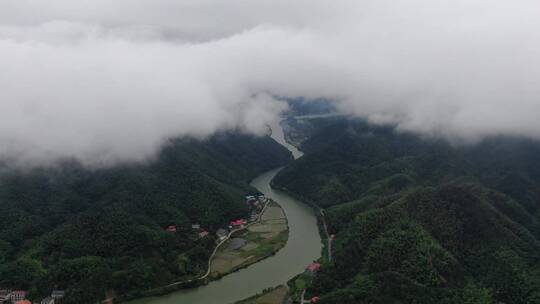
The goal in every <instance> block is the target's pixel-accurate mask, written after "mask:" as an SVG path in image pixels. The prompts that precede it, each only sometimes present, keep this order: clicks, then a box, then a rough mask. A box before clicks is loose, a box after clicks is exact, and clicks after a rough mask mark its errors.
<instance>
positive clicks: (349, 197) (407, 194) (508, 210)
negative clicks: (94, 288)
mask: <svg viewBox="0 0 540 304" xmlns="http://www.w3.org/2000/svg"><path fill="white" fill-rule="evenodd" d="M311 124H312V125H311V126H310V132H313V129H314V126H315V127H317V126H319V127H318V128H315V129H317V131H316V132H314V133H313V135H312V136H311V137H310V138H309V139H308V140H307V141H305V142H303V143H302V146H301V148H302V150H303V151H304V152H305V153H306V155H305V156H304V157H302V158H301V159H299V160H298V161H296V162H294V163H293V164H292V165H290V166H289V167H287V168H286V169H284V170H283V171H282V172H280V174H279V175H278V176H277V177H276V179H275V180H274V185H275V186H277V187H281V188H285V189H287V190H288V191H290V192H292V193H294V194H296V195H297V196H300V197H302V198H303V199H305V200H307V201H310V202H313V203H316V204H318V205H319V206H321V207H323V208H325V209H326V210H325V214H326V219H327V222H328V225H329V230H330V233H331V234H332V233H335V234H336V240H335V241H334V242H333V260H332V262H331V263H328V264H327V265H324V267H323V268H322V271H321V272H320V273H319V274H318V276H316V278H315V281H314V282H313V285H312V286H311V287H310V289H308V294H309V295H317V296H320V297H321V300H320V302H319V303H323V304H326V303H540V242H539V240H540V222H539V220H540V212H539V209H540V144H539V143H537V142H534V141H530V140H526V139H519V138H504V137H495V138H489V139H485V140H483V141H481V142H479V143H476V144H469V145H452V144H450V143H448V142H446V141H444V140H435V139H423V138H420V137H419V136H417V135H415V134H409V133H399V132H396V131H395V130H394V128H393V127H376V126H372V125H369V124H367V123H365V122H363V121H361V120H347V119H339V120H335V119H334V121H333V122H332V123H330V124H329V123H328V121H324V122H323V121H322V120H318V121H317V120H314V121H312V122H311ZM296 132H301V130H296Z"/></svg>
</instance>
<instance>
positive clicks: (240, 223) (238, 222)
mask: <svg viewBox="0 0 540 304" xmlns="http://www.w3.org/2000/svg"><path fill="white" fill-rule="evenodd" d="M245 224H247V221H246V220H244V219H240V220H235V221H232V222H231V226H232V228H242V226H244V225H245Z"/></svg>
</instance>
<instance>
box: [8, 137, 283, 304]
mask: <svg viewBox="0 0 540 304" xmlns="http://www.w3.org/2000/svg"><path fill="white" fill-rule="evenodd" d="M291 158H292V157H291V155H290V152H289V151H288V150H286V149H285V148H283V147H282V146H281V145H279V144H277V143H276V142H275V141H273V140H272V139H270V138H269V137H252V136H248V135H240V134H220V135H215V136H213V137H211V138H210V139H207V140H203V141H197V140H192V139H177V140H172V141H171V142H170V143H169V144H168V145H167V146H166V147H165V148H163V150H162V151H161V152H160V154H159V155H158V156H157V157H156V159H154V160H150V161H148V162H147V163H145V164H129V165H118V166H115V167H112V168H107V169H87V168H84V167H82V166H80V165H79V164H78V163H76V162H73V161H72V162H65V163H63V164H61V165H59V166H57V167H55V168H46V169H44V168H41V169H33V170H31V171H11V172H7V173H4V174H3V175H2V176H1V178H0V210H1V212H0V287H10V288H13V289H28V288H29V289H30V292H31V295H30V296H31V297H38V298H39V297H41V296H43V295H47V294H49V293H50V291H51V290H52V289H53V288H54V289H66V291H67V295H66V298H65V299H66V303H95V302H96V301H98V300H99V299H102V298H104V297H105V291H106V290H113V291H114V292H115V293H117V294H123V293H127V292H133V291H138V290H145V289H149V288H152V287H156V286H159V285H163V284H167V283H170V282H171V281H173V280H175V279H181V278H189V277H195V276H198V275H200V274H201V272H202V273H204V272H205V271H206V266H207V259H208V257H209V255H210V253H211V250H213V247H214V240H215V239H214V237H213V236H209V237H206V238H202V239H198V235H197V233H196V232H194V231H193V230H192V227H191V225H192V224H200V225H201V226H202V227H203V228H204V229H208V230H209V231H210V232H213V231H215V229H216V228H218V227H220V226H222V225H224V224H226V223H228V222H229V221H230V220H232V219H234V218H238V217H243V216H245V215H246V212H247V209H246V206H245V203H244V201H243V198H244V195H245V194H246V193H247V192H251V191H254V189H252V188H251V187H250V186H249V185H248V181H249V180H250V179H251V178H253V177H255V176H256V175H258V174H259V173H261V172H263V171H266V170H268V169H271V168H275V167H278V166H282V165H284V164H286V163H287V162H289V161H290V160H291ZM169 225H176V227H177V232H168V231H165V228H166V227H167V226H169ZM212 235H213V234H212Z"/></svg>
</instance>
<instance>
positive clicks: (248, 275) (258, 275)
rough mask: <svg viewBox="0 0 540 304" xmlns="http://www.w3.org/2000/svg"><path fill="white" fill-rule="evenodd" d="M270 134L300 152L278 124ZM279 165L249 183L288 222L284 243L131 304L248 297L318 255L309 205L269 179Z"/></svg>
mask: <svg viewBox="0 0 540 304" xmlns="http://www.w3.org/2000/svg"><path fill="white" fill-rule="evenodd" d="M271 128H272V138H274V140H276V141H277V142H278V143H280V144H282V145H283V146H285V147H286V148H287V149H289V150H290V151H291V152H292V154H293V156H294V158H298V157H301V156H302V152H300V151H299V150H298V149H296V148H295V147H294V146H292V145H289V144H288V143H287V142H286V141H285V139H284V136H283V129H282V128H281V126H280V125H279V124H277V123H276V124H275V125H272V126H271ZM281 169H282V168H277V169H274V170H271V171H268V172H266V173H263V174H261V175H260V176H258V177H257V178H255V179H254V180H253V181H252V182H251V185H252V186H254V187H255V188H257V189H258V190H259V191H260V192H262V193H263V194H264V195H265V196H266V197H268V198H271V199H273V200H275V201H276V202H278V203H279V204H280V205H281V207H282V208H283V210H284V211H285V214H286V215H287V220H288V222H289V240H288V241H287V244H286V245H285V247H283V248H282V249H281V250H280V251H278V253H277V254H276V255H274V256H272V257H270V258H267V259H265V260H262V261H260V262H258V263H256V264H253V265H251V266H249V267H247V268H245V269H242V270H240V271H238V272H235V273H232V274H229V275H227V276H225V277H223V278H221V279H220V280H217V281H212V282H210V283H209V284H208V285H205V286H201V287H198V288H194V289H187V290H181V291H177V292H174V293H171V294H168V295H165V296H160V297H153V298H144V299H140V300H135V301H132V302H130V303H131V304H227V303H234V302H236V301H239V300H242V299H245V298H248V297H250V296H253V295H255V294H257V293H260V292H261V291H263V290H264V289H266V288H269V287H275V286H277V285H280V284H283V283H285V282H287V281H288V280H289V279H290V278H292V277H294V276H295V275H297V274H299V273H301V272H303V271H304V269H305V268H306V266H307V265H308V264H309V263H311V262H312V261H314V260H316V259H318V258H319V257H320V255H321V249H322V243H321V237H320V235H319V231H318V228H317V219H316V215H315V212H314V211H313V209H311V208H310V207H308V206H307V205H305V204H303V203H301V202H299V201H298V200H296V199H294V198H292V197H291V196H289V195H287V194H286V193H283V192H281V191H278V190H274V189H272V188H271V187H270V182H271V181H272V179H273V178H274V176H275V175H276V174H277V173H278V172H279V171H280V170H281Z"/></svg>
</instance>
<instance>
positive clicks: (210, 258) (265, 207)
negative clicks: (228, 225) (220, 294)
mask: <svg viewBox="0 0 540 304" xmlns="http://www.w3.org/2000/svg"><path fill="white" fill-rule="evenodd" d="M269 204H270V200H268V199H267V200H266V202H265V204H264V207H263V209H262V210H261V213H259V216H258V217H257V220H255V221H253V222H251V223H249V224H247V225H245V226H244V227H243V228H240V229H235V230H232V231H231V232H229V234H228V235H227V237H226V238H225V239H223V240H222V241H221V242H219V243H218V244H217V245H216V247H215V248H214V251H213V252H212V254H211V255H210V257H209V258H208V270H207V271H206V273H205V274H204V275H202V276H200V277H198V278H193V279H189V280H182V281H177V282H173V283H171V284H168V285H165V286H160V287H156V288H155V289H160V288H167V287H174V286H178V285H182V284H187V283H191V282H195V281H201V280H204V279H206V278H207V277H208V276H209V275H210V273H211V272H212V260H213V259H214V257H215V255H216V253H217V251H218V249H219V248H220V247H221V245H223V244H225V242H227V241H228V240H229V239H230V238H231V236H232V235H233V234H234V233H236V232H238V231H242V230H245V229H248V228H249V227H251V226H252V225H254V224H257V223H259V222H260V221H261V219H262V216H263V214H264V212H266V209H267V207H268V205H269ZM115 298H116V297H108V298H106V299H105V300H103V301H101V302H100V303H103V304H105V303H112V301H113V300H114V299H115Z"/></svg>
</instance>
